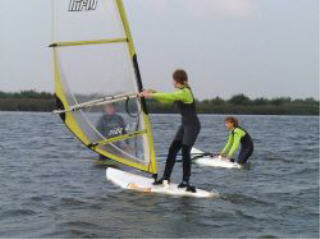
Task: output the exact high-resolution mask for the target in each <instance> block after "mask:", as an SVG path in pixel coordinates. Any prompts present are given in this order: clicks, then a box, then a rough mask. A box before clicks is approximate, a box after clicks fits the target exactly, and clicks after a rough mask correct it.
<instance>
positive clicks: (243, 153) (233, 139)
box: [221, 127, 254, 164]
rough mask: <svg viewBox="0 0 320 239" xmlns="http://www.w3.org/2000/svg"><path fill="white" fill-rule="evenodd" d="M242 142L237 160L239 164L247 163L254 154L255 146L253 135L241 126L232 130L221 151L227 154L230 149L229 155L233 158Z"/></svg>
mask: <svg viewBox="0 0 320 239" xmlns="http://www.w3.org/2000/svg"><path fill="white" fill-rule="evenodd" d="M240 144H241V149H240V153H239V156H238V160H237V162H238V163H239V164H245V163H246V162H247V161H248V159H249V157H250V156H251V155H252V153H253V149H254V147H253V142H252V139H251V136H250V135H249V133H248V132H247V131H246V130H244V129H243V128H241V127H237V128H235V129H233V130H232V131H231V133H230V135H229V138H228V142H227V144H226V146H225V147H224V149H223V150H222V152H221V153H222V154H226V153H227V151H228V150H229V149H230V151H229V153H228V157H229V158H231V157H232V155H233V154H234V152H235V151H236V150H237V149H238V148H239V146H240Z"/></svg>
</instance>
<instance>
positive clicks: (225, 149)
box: [220, 133, 233, 155]
mask: <svg viewBox="0 0 320 239" xmlns="http://www.w3.org/2000/svg"><path fill="white" fill-rule="evenodd" d="M232 144H233V134H232V133H231V134H230V135H229V137H228V141H227V143H226V145H225V146H224V148H223V150H222V151H221V153H220V154H221V155H225V154H226V153H227V152H228V150H229V149H230V147H231V145H232Z"/></svg>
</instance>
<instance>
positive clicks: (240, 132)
mask: <svg viewBox="0 0 320 239" xmlns="http://www.w3.org/2000/svg"><path fill="white" fill-rule="evenodd" d="M245 134H246V133H245V132H244V131H243V130H240V129H236V130H235V131H234V136H233V144H232V147H231V149H230V151H229V154H228V157H229V158H231V157H232V155H233V154H234V152H235V151H236V150H237V149H238V148H239V146H240V142H241V138H242V137H243V136H244V135H245Z"/></svg>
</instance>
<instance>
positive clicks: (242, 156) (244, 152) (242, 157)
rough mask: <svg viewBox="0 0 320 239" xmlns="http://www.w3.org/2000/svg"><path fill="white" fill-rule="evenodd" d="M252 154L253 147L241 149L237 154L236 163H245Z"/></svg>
mask: <svg viewBox="0 0 320 239" xmlns="http://www.w3.org/2000/svg"><path fill="white" fill-rule="evenodd" d="M252 153H253V147H242V148H241V150H240V153H239V157H238V161H237V163H239V164H245V163H247V161H248V159H249V157H250V156H251V155H252Z"/></svg>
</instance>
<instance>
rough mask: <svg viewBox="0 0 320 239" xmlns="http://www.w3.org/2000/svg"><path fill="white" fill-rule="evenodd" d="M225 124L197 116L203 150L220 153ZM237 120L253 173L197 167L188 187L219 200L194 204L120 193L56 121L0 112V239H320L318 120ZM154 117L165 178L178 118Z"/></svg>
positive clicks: (43, 116)
mask: <svg viewBox="0 0 320 239" xmlns="http://www.w3.org/2000/svg"><path fill="white" fill-rule="evenodd" d="M223 118H224V117H223V116H209V115H204V116H201V121H202V126H203V127H202V132H201V136H200V138H199V139H198V142H197V146H198V147H199V148H201V149H204V150H208V149H210V150H211V151H218V150H220V149H221V147H222V146H223V144H224V141H225V138H226V136H227V132H226V131H225V130H224V128H223ZM239 118H240V120H241V122H242V125H243V127H245V128H247V129H248V131H249V132H250V133H251V134H252V136H253V138H254V142H255V153H254V155H253V157H252V158H251V168H250V169H248V170H234V169H233V170H232V169H214V168H203V167H200V166H196V165H193V175H192V181H193V183H194V184H195V185H197V186H199V187H201V188H203V189H207V190H215V191H218V192H219V193H220V194H221V196H220V198H216V199H202V200H199V199H193V198H173V197H170V196H164V195H147V194H139V193H132V192H128V191H122V190H121V189H119V188H117V187H116V186H114V185H112V184H110V183H109V182H107V181H106V179H105V169H104V168H101V167H96V166H94V164H93V162H92V159H95V158H96V156H95V154H93V153H92V152H90V151H89V150H87V149H86V148H85V147H83V146H82V145H81V144H80V143H79V142H78V141H77V140H76V139H74V137H73V136H72V135H71V134H70V133H69V131H68V130H67V129H66V128H65V127H64V126H63V124H62V122H61V121H60V120H59V119H58V118H57V117H56V116H53V115H51V114H47V113H40V114H39V113H8V112H2V113H0V135H1V136H2V137H1V139H0V178H1V179H0V237H318V236H319V126H318V123H319V118H318V117H285V116H240V117H239ZM152 119H153V128H154V135H155V143H156V150H157V154H158V155H159V156H160V157H159V164H160V165H159V166H160V171H161V172H162V168H163V164H164V160H165V157H164V156H165V154H166V151H167V148H168V145H169V142H170V139H171V138H172V137H173V135H174V129H175V128H176V127H177V125H178V123H179V116H175V115H169V116H168V115H153V116H152ZM181 171H182V169H181V165H180V164H176V167H175V170H174V179H175V180H176V181H179V179H180V177H181Z"/></svg>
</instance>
